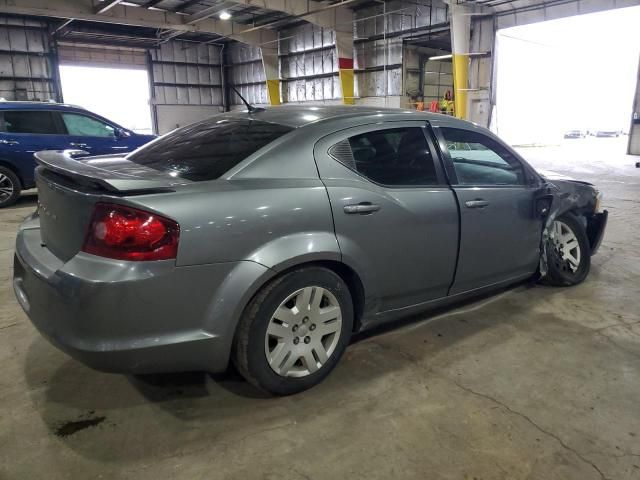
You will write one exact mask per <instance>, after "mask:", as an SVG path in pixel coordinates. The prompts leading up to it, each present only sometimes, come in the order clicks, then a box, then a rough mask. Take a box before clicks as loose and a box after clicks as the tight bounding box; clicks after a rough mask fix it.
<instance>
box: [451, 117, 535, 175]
mask: <svg viewBox="0 0 640 480" xmlns="http://www.w3.org/2000/svg"><path fill="white" fill-rule="evenodd" d="M440 131H441V132H442V134H443V136H444V138H445V140H446V141H447V149H448V150H449V156H450V157H451V161H452V162H453V167H454V169H455V171H456V176H457V177H458V184H459V185H524V184H525V183H526V177H525V174H524V168H523V167H522V164H521V163H520V161H519V160H518V159H517V158H515V157H514V156H513V154H511V152H509V151H508V150H507V149H506V148H504V147H503V146H502V145H500V144H499V143H498V142H496V141H495V140H494V139H492V138H490V137H487V136H486V135H483V134H481V133H478V132H472V131H470V130H461V129H457V128H446V127H442V128H440Z"/></svg>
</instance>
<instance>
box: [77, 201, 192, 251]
mask: <svg viewBox="0 0 640 480" xmlns="http://www.w3.org/2000/svg"><path fill="white" fill-rule="evenodd" d="M179 234H180V226H179V225H178V224H177V223H176V222H174V221H173V220H169V219H168V218H164V217H161V216H159V215H156V214H155V213H150V212H145V211H144V210H138V209H137V208H131V207H125V206H123V205H116V204H111V203H96V205H95V207H94V211H93V217H92V218H91V223H90V224H89V230H88V231H87V235H86V237H85V240H84V245H83V247H82V251H83V252H86V253H91V254H93V255H98V256H101V257H107V258H114V259H117V260H132V261H145V260H168V259H172V258H176V256H177V254H178V237H179Z"/></svg>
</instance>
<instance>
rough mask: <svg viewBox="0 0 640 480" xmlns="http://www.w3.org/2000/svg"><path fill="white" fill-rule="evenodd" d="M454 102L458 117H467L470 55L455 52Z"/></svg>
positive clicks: (453, 59) (455, 112)
mask: <svg viewBox="0 0 640 480" xmlns="http://www.w3.org/2000/svg"><path fill="white" fill-rule="evenodd" d="M452 61H453V90H454V92H455V93H454V95H455V96H454V97H453V104H454V107H453V108H454V111H453V113H454V114H455V116H456V117H458V118H463V119H464V118H467V88H468V84H469V55H465V54H460V55H456V54H453V56H452Z"/></svg>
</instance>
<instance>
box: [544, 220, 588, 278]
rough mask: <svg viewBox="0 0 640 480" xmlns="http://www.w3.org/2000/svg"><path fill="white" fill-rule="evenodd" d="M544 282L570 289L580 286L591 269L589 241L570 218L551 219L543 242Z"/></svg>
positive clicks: (579, 225) (576, 221) (580, 226)
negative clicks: (546, 241)
mask: <svg viewBox="0 0 640 480" xmlns="http://www.w3.org/2000/svg"><path fill="white" fill-rule="evenodd" d="M547 265H548V270H549V271H548V273H547V277H546V280H547V283H549V284H551V285H556V286H570V285H576V284H578V283H581V282H582V281H583V280H584V279H585V278H586V277H587V275H588V273H589V269H590V267H591V249H590V247H589V239H588V238H587V234H586V232H585V229H584V227H583V226H582V224H581V223H580V222H579V221H578V220H577V219H576V218H575V217H574V216H573V215H570V214H568V215H563V216H562V217H560V218H557V219H556V220H554V222H553V223H552V224H551V228H550V232H549V240H548V243H547Z"/></svg>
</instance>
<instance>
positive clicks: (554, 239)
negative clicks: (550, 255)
mask: <svg viewBox="0 0 640 480" xmlns="http://www.w3.org/2000/svg"><path fill="white" fill-rule="evenodd" d="M550 239H551V248H553V250H554V252H555V253H556V258H557V260H558V262H559V265H558V266H559V267H560V268H562V269H563V270H566V271H569V272H571V273H575V272H576V271H577V270H578V268H579V267H580V256H581V251H580V243H579V242H578V238H577V237H576V235H575V233H574V232H573V230H572V229H571V228H570V227H569V226H568V225H567V224H566V223H564V222H562V221H561V220H555V221H554V222H553V225H552V227H551V234H550Z"/></svg>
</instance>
